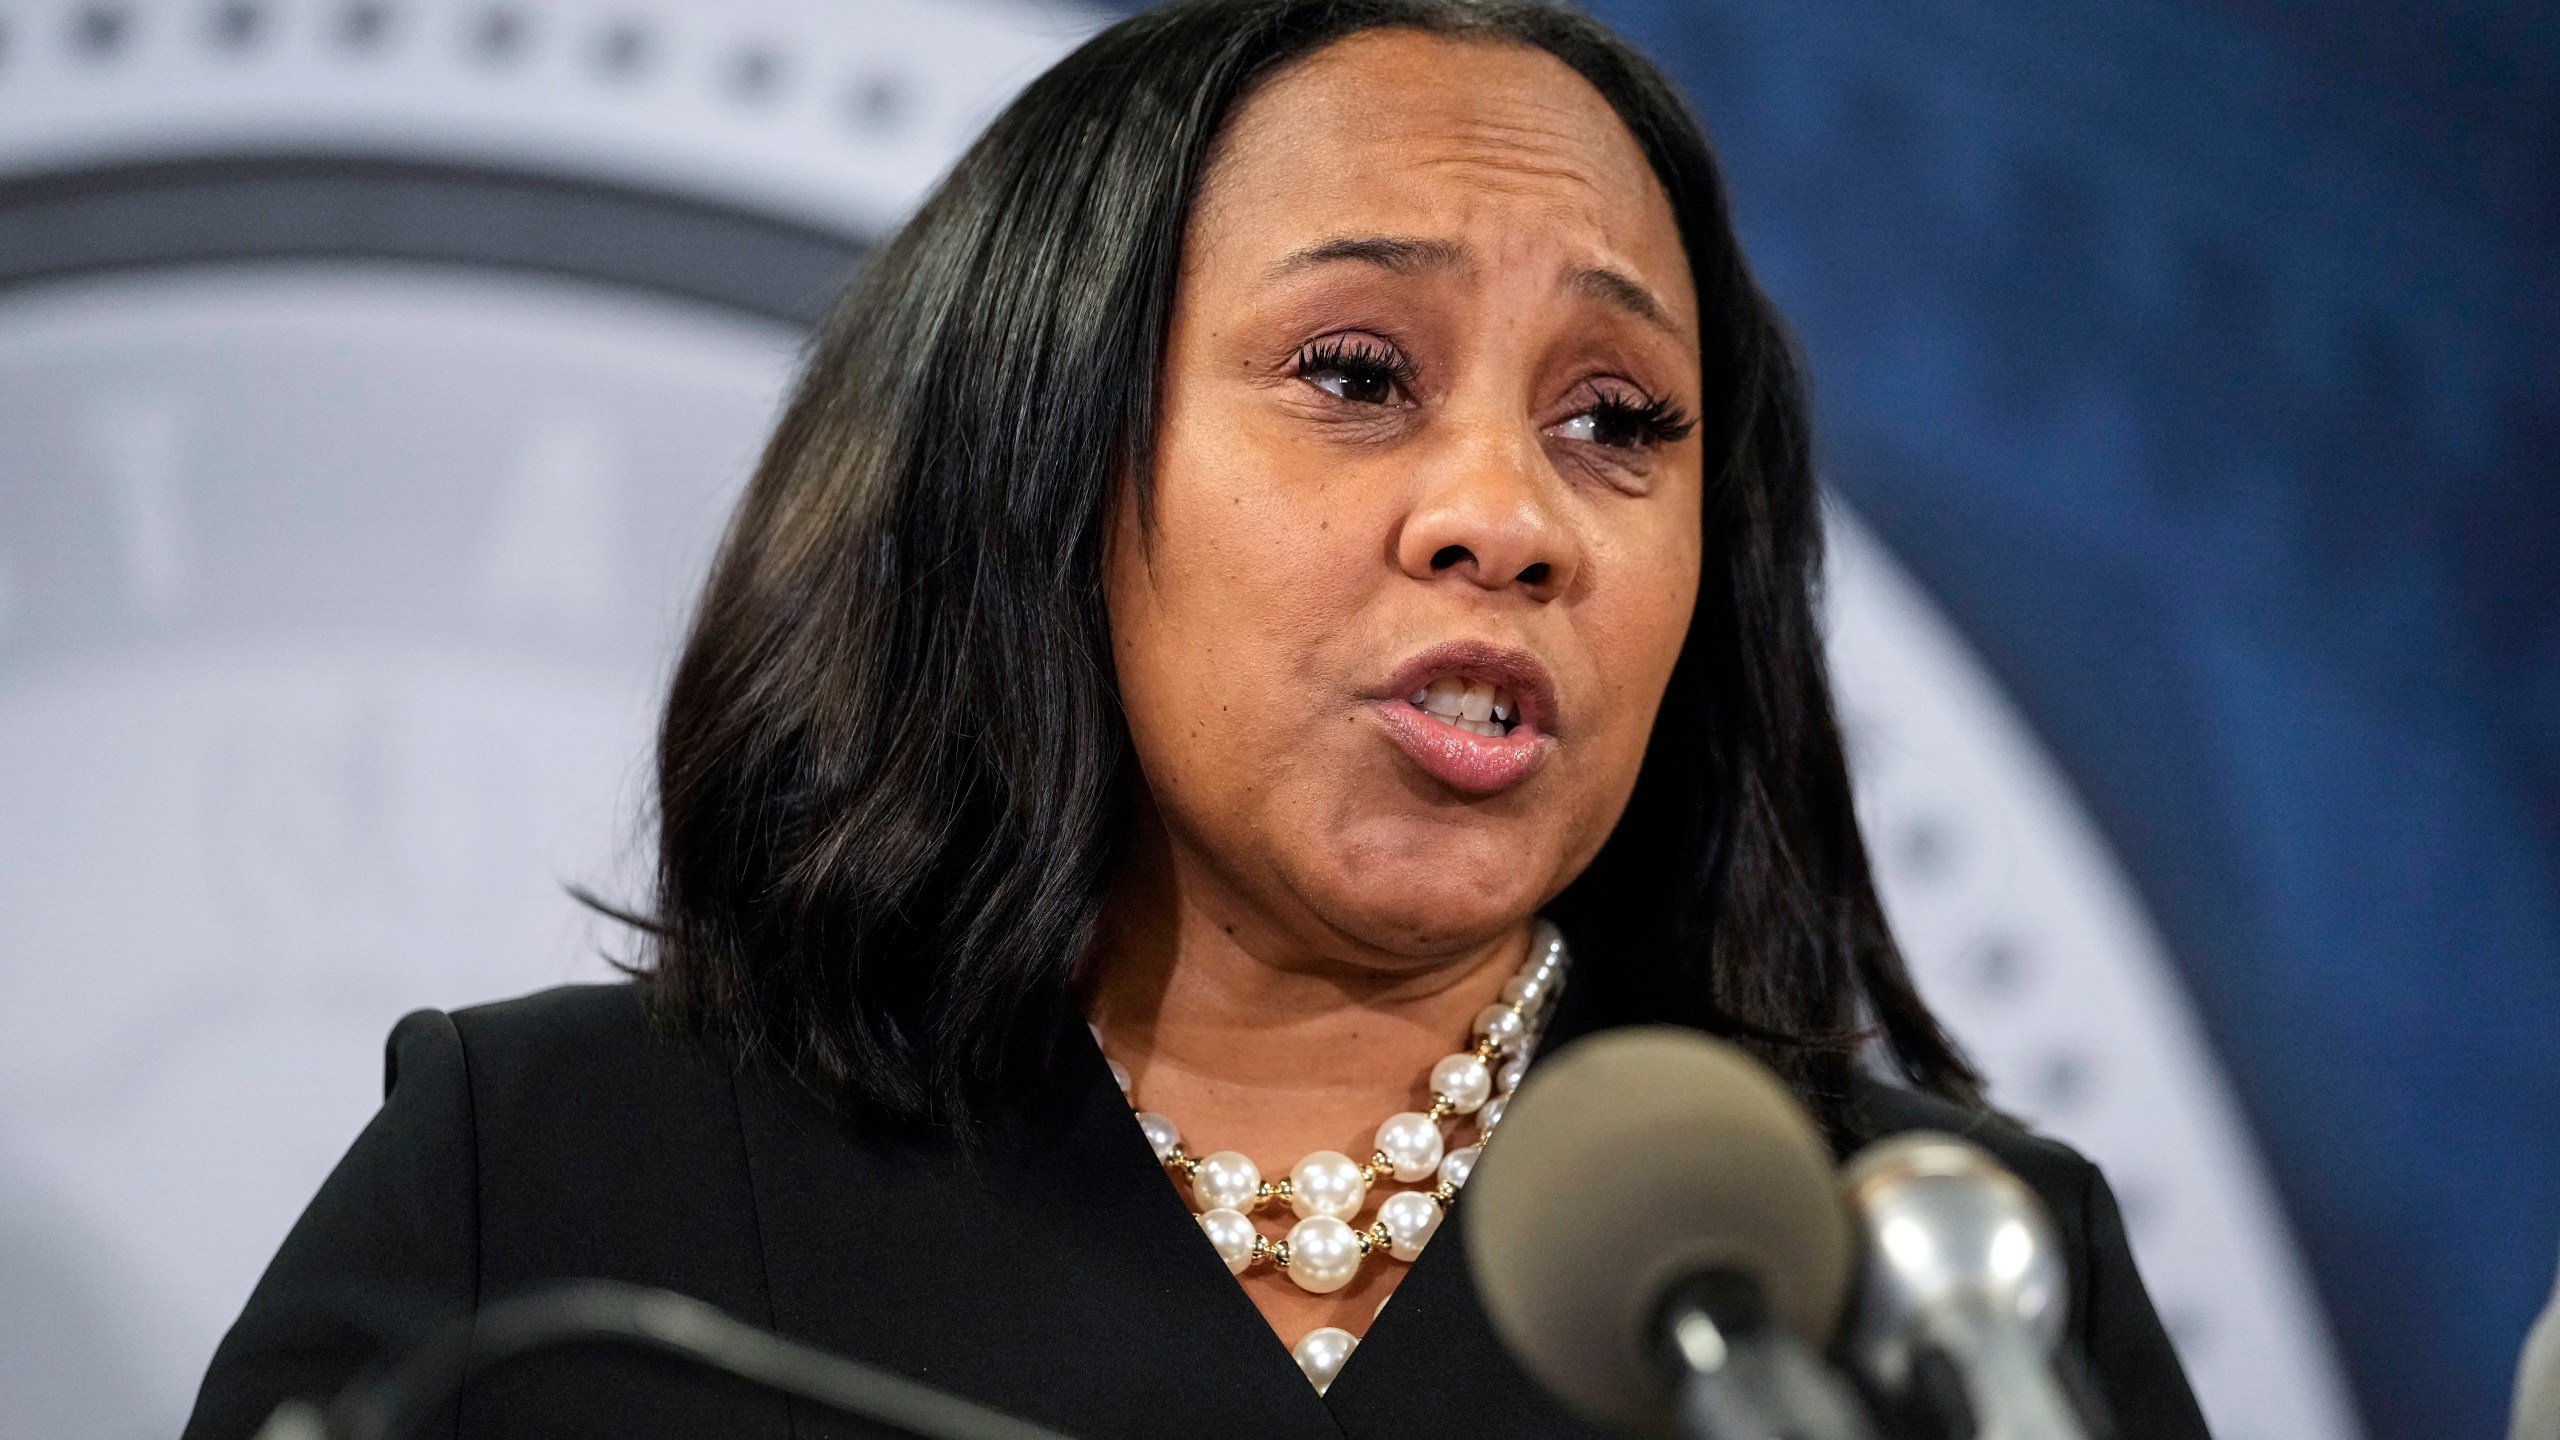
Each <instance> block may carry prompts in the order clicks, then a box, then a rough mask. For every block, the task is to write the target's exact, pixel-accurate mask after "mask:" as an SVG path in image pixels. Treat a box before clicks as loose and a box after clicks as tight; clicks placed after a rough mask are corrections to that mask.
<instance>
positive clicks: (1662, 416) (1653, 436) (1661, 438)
mask: <svg viewBox="0 0 2560 1440" xmlns="http://www.w3.org/2000/svg"><path fill="white" fill-rule="evenodd" d="M1637 393H1638V394H1643V392H1642V391H1638V392H1637ZM1583 414H1585V415H1589V416H1590V417H1592V421H1593V426H1592V428H1594V429H1605V428H1608V427H1610V426H1612V425H1615V426H1622V427H1625V428H1626V429H1629V430H1632V431H1633V432H1634V434H1635V437H1636V440H1635V443H1634V444H1632V445H1621V444H1612V443H1611V442H1609V441H1606V440H1598V439H1595V440H1594V441H1593V442H1592V443H1594V444H1598V445H1607V446H1609V448H1611V449H1613V450H1623V449H1636V448H1639V447H1641V448H1645V449H1650V448H1652V447H1654V446H1657V445H1677V444H1679V443H1680V442H1681V441H1683V440H1686V439H1688V438H1689V432H1690V431H1692V430H1695V429H1697V428H1698V422H1697V421H1695V420H1693V419H1691V418H1690V417H1689V412H1687V411H1685V410H1683V409H1681V408H1680V406H1679V404H1678V402H1676V401H1674V400H1671V399H1670V398H1668V397H1664V396H1653V395H1646V396H1645V400H1644V403H1643V404H1641V405H1637V404H1633V403H1630V402H1629V401H1627V400H1625V399H1623V398H1621V397H1619V396H1616V395H1603V396H1601V397H1600V399H1599V400H1598V402H1597V403H1595V404H1593V405H1592V407H1591V408H1590V409H1589V410H1586V411H1584V412H1583ZM1576 418H1580V417H1578V416H1577V417H1576Z"/></svg>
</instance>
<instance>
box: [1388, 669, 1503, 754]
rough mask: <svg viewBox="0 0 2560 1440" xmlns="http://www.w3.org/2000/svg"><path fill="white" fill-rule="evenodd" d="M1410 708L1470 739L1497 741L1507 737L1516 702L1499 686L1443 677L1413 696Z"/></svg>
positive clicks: (1452, 676)
mask: <svg viewBox="0 0 2560 1440" xmlns="http://www.w3.org/2000/svg"><path fill="white" fill-rule="evenodd" d="M1409 698H1410V699H1411V701H1412V704H1413V708H1415V709H1416V710H1419V711H1421V712H1422V713H1423V714H1425V715H1430V716H1433V717H1435V718H1437V719H1440V720H1445V721H1447V722H1448V723H1449V724H1452V725H1455V726H1457V727H1458V728H1459V729H1461V730H1464V731H1466V732H1467V733H1468V734H1470V735H1482V736H1484V737H1486V738H1487V739H1493V740H1499V739H1501V738H1502V737H1503V736H1505V735H1508V734H1510V733H1511V725H1512V722H1513V720H1514V719H1515V718H1516V717H1517V716H1518V715H1519V713H1520V707H1519V701H1518V700H1517V699H1516V698H1515V697H1514V696H1513V695H1512V693H1511V692H1510V691H1508V690H1505V689H1503V688H1502V687H1501V686H1499V685H1492V684H1487V683H1485V682H1484V681H1481V680H1464V679H1460V678H1459V677H1457V676H1455V675H1443V676H1441V677H1440V678H1439V679H1437V680H1434V681H1432V682H1431V683H1430V684H1428V685H1425V686H1423V687H1422V688H1421V689H1419V690H1416V691H1414V692H1413V694H1412V696H1411V697H1409Z"/></svg>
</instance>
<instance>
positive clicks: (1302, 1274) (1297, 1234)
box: [1289, 1215, 1360, 1295]
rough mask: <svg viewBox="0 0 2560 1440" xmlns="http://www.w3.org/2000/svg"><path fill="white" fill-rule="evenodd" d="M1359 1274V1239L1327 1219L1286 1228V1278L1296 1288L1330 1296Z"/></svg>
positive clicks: (1325, 1217) (1314, 1220) (1346, 1227)
mask: <svg viewBox="0 0 2560 1440" xmlns="http://www.w3.org/2000/svg"><path fill="white" fill-rule="evenodd" d="M1359 1273H1360V1236H1359V1235H1358V1233H1357V1232H1355V1231H1353V1230H1352V1228H1351V1227H1350V1226H1348V1225H1345V1224H1343V1223H1342V1222H1341V1221H1339V1220H1336V1219H1335V1218H1333V1217H1332V1216H1330V1215H1317V1216H1313V1217H1310V1218H1308V1219H1305V1220H1301V1221H1299V1222H1298V1223H1297V1224H1295V1225H1293V1226H1291V1227H1289V1278H1290V1279H1292V1280H1295V1281H1297V1282H1298V1288H1299V1289H1301V1290H1305V1291H1308V1292H1310V1293H1312V1294H1317V1295H1330V1294H1332V1293H1333V1292H1334V1291H1336V1290H1339V1289H1341V1288H1342V1287H1343V1286H1345V1285H1348V1284H1350V1283H1351V1277H1352V1276H1354V1275H1357V1274H1359Z"/></svg>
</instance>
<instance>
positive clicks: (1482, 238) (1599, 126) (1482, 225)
mask: <svg viewBox="0 0 2560 1440" xmlns="http://www.w3.org/2000/svg"><path fill="white" fill-rule="evenodd" d="M1192 229H1193V242H1194V247H1195V252H1196V251H1197V250H1198V249H1203V248H1205V249H1209V250H1211V251H1214V252H1218V253H1220V254H1224V255H1227V256H1229V257H1230V258H1235V259H1244V258H1247V257H1246V254H1244V253H1237V252H1250V253H1257V254H1258V253H1260V252H1263V251H1269V252H1271V253H1272V254H1274V255H1285V254H1289V253H1292V252H1294V251H1296V250H1298V249H1300V248H1302V247H1303V246H1305V245H1306V244H1308V243H1310V242H1311V241H1321V240H1323V239H1327V238H1332V237H1337V236H1341V235H1347V234H1375V235H1399V236H1413V237H1421V238H1433V239H1441V238H1445V239H1450V240H1454V241H1459V242H1461V243H1464V244H1466V245H1467V247H1468V248H1469V250H1470V252H1471V253H1474V254H1477V255H1478V256H1480V257H1482V258H1487V259H1491V260H1493V261H1496V262H1502V261H1509V260H1530V259H1534V258H1536V257H1538V256H1540V255H1548V256H1551V257H1552V256H1562V257H1563V258H1565V259H1567V260H1569V261H1570V262H1571V263H1575V264H1601V265H1608V266H1611V267H1612V268H1618V269H1623V270H1626V271H1628V272H1629V273H1632V274H1634V275H1635V277H1636V278H1637V279H1639V280H1641V281H1643V282H1644V283H1645V284H1646V285H1647V286H1648V287H1650V288H1651V289H1652V290H1653V291H1654V293H1656V294H1658V295H1661V296H1662V297H1663V298H1664V300H1665V301H1666V302H1667V303H1669V304H1670V306H1671V307H1672V309H1673V310H1674V311H1675V318H1677V319H1679V320H1680V321H1681V322H1682V325H1683V328H1684V329H1688V330H1690V331H1691V332H1692V333H1694V313H1693V312H1694V308H1695V306H1694V300H1693V299H1692V297H1691V289H1690V285H1689V274H1688V258H1687V255H1686V253H1685V251H1684V250H1683V249H1682V247H1681V244H1680V234H1679V226H1678V224H1677V222H1676V221H1675V219H1674V218H1673V215H1672V211H1671V202H1670V199H1669V197H1668V196H1666V195H1665V194H1664V193H1663V190H1662V185H1661V182H1660V181H1659V180H1658V179H1656V178H1655V176H1654V173H1653V167H1652V166H1651V165H1650V164H1649V163H1648V162H1647V161H1646V160H1645V158H1644V152H1643V151H1642V150H1641V149H1639V148H1638V147H1637V145H1636V141H1635V137H1634V136H1633V135H1631V134H1629V133H1628V131H1627V127H1626V125H1625V123H1624V122H1622V121H1621V120H1619V118H1618V116H1617V112H1616V111H1614V110H1612V109H1611V108H1610V106H1609V102H1608V101H1607V100H1606V99H1604V98H1603V97H1602V96H1601V94H1600V92H1599V91H1598V90H1596V89H1594V88H1592V85H1591V83H1590V82H1589V81H1587V80H1585V79H1583V78H1582V77H1581V76H1580V75H1579V74H1577V73H1575V72H1574V70H1573V69H1572V68H1571V67H1570V66H1567V65H1566V64H1565V63H1564V62H1563V61H1561V60H1558V59H1557V58H1555V57H1554V56H1552V55H1549V54H1547V53H1546V52H1545V51H1542V50H1537V49H1533V48H1530V47H1528V46H1524V45H1517V44H1513V43H1510V42H1507V41H1499V40H1486V39H1475V38H1453V37H1447V36H1438V35H1427V34H1422V33H1419V32H1415V31H1404V30H1373V31H1367V32H1363V33H1361V34H1359V35H1354V36H1352V37H1350V38H1349V39H1346V40H1342V41H1339V42H1336V43H1335V44H1333V45H1330V46H1328V47H1326V48H1325V49H1323V50H1320V51H1318V52H1317V53H1316V54H1314V55H1312V56H1310V57H1308V58H1307V59H1305V60H1302V61H1300V62H1298V63H1297V64H1296V65H1294V66H1291V67H1290V68H1289V69H1287V70H1285V71H1283V72H1281V73H1280V74H1279V75H1277V76H1275V77H1274V78H1273V79H1272V80H1271V81H1270V82H1269V83H1267V84H1265V85H1264V86H1262V87H1261V88H1260V89H1259V90H1257V91H1256V92H1254V94H1253V95H1252V96H1251V97H1250V98H1249V99H1247V100H1246V102H1245V103H1244V104H1243V105H1242V106H1241V107H1239V108H1238V110H1237V113H1236V114H1235V116H1234V117H1233V119H1232V120H1231V121H1230V122H1229V124H1228V127H1227V130H1226V133H1225V134H1224V135H1222V136H1221V137H1220V140H1219V143H1218V147H1217V150H1216V152H1215V154H1214V155H1213V157H1212V159H1211V163H1210V166H1209V170H1208V173H1207V175H1206V176H1205V177H1204V183H1203V184H1202V187H1201V193H1200V200H1199V208H1198V210H1197V212H1196V213H1195V215H1194V217H1193V225H1192ZM1195 258H1197V259H1210V258H1213V257H1212V256H1209V255H1198V254H1196V253H1195Z"/></svg>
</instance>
